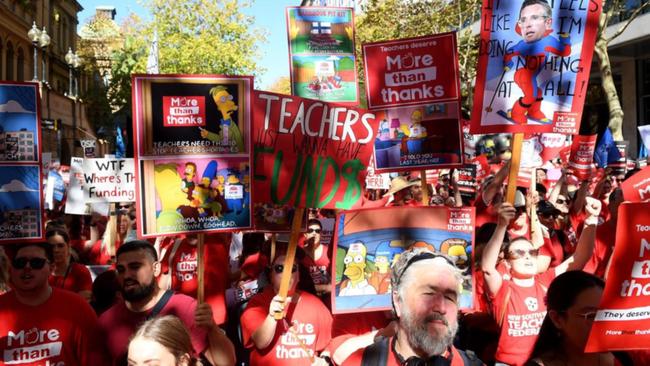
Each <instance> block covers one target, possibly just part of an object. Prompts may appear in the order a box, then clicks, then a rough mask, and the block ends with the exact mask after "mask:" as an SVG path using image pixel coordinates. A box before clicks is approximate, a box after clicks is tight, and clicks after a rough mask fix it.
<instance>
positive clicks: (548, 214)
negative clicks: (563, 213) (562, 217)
mask: <svg viewBox="0 0 650 366" xmlns="http://www.w3.org/2000/svg"><path fill="white" fill-rule="evenodd" d="M540 216H542V217H546V218H549V219H550V218H556V217H558V216H559V215H558V214H556V213H554V212H545V213H542V214H540Z"/></svg>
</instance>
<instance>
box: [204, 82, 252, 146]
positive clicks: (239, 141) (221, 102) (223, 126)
mask: <svg viewBox="0 0 650 366" xmlns="http://www.w3.org/2000/svg"><path fill="white" fill-rule="evenodd" d="M210 95H211V96H212V99H213V100H214V103H215V104H216V105H217V109H218V110H219V112H220V113H221V115H222V117H223V118H221V121H219V126H220V132H219V133H214V132H210V131H208V130H206V129H204V128H200V127H199V129H200V130H201V137H202V138H204V139H208V140H210V141H212V142H216V143H218V144H220V145H221V146H225V147H231V149H230V151H231V152H235V153H237V152H244V139H243V137H242V135H241V131H240V130H239V126H238V125H237V123H236V122H235V121H233V120H232V117H231V115H232V114H233V113H234V112H236V111H237V109H238V107H237V105H236V104H235V102H234V101H233V96H232V95H231V94H230V93H229V92H228V90H227V89H226V87H225V86H223V85H218V86H215V87H214V88H212V89H210Z"/></svg>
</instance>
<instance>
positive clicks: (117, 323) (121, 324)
mask: <svg viewBox="0 0 650 366" xmlns="http://www.w3.org/2000/svg"><path fill="white" fill-rule="evenodd" d="M195 310H196V300H194V299H193V298H191V297H189V296H186V295H183V294H174V295H173V296H172V297H171V298H170V299H169V301H168V302H167V304H165V306H164V307H163V308H162V309H161V310H160V313H159V315H160V316H162V315H175V316H177V317H178V318H179V319H180V320H181V321H182V322H183V324H185V328H187V330H188V331H189V332H190V337H191V338H192V346H193V347H194V350H195V351H196V352H197V353H200V352H203V351H204V350H205V349H206V348H207V346H208V341H207V339H208V338H207V330H205V329H203V328H199V327H198V326H197V325H196V324H194V312H195ZM150 312H151V310H149V311H143V312H139V313H136V312H133V311H131V310H129V309H128V308H127V307H126V304H125V303H124V302H123V301H120V302H119V303H117V304H115V305H113V306H112V307H111V308H110V309H108V310H106V311H105V312H104V313H103V314H102V315H101V316H100V317H99V327H100V328H101V331H102V332H103V334H104V337H105V339H106V346H107V347H108V352H109V354H110V357H111V359H112V360H113V365H118V364H120V362H124V361H125V360H126V355H127V352H128V345H129V338H130V337H131V336H132V335H133V334H134V333H135V331H136V330H137V328H138V326H140V324H142V323H143V322H144V321H145V320H146V319H147V316H148V315H149V313H150Z"/></svg>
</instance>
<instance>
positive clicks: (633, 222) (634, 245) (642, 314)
mask: <svg viewBox="0 0 650 366" xmlns="http://www.w3.org/2000/svg"><path fill="white" fill-rule="evenodd" d="M610 266H611V267H610V269H609V272H608V277H607V282H606V283H605V290H604V292H603V297H602V299H601V301H600V306H599V307H598V309H599V310H598V313H597V314H596V319H594V322H593V325H592V326H591V333H590V334H589V340H588V341H587V346H586V348H585V352H606V351H610V350H634V349H647V348H648V344H650V305H649V304H650V203H623V204H621V206H620V207H619V209H618V226H617V228H616V245H615V246H614V254H613V256H612V261H611V265H610Z"/></svg>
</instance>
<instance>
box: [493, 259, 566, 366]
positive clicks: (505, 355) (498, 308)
mask: <svg viewBox="0 0 650 366" xmlns="http://www.w3.org/2000/svg"><path fill="white" fill-rule="evenodd" d="M554 278H555V271H554V270H548V271H546V272H544V273H543V274H540V275H537V276H535V285H534V286H531V287H521V286H517V285H516V284H515V283H514V282H513V281H512V280H506V279H504V280H503V284H502V285H501V288H500V289H499V292H498V293H497V294H496V296H492V298H491V301H492V315H493V316H494V318H495V320H496V321H497V323H498V322H499V321H500V320H501V319H499V318H500V317H501V314H504V307H505V316H504V317H503V324H501V336H500V337H499V345H498V347H497V352H496V355H495V358H496V360H497V361H499V362H503V363H507V364H508V365H512V366H521V365H523V364H524V363H525V362H526V360H527V359H528V356H529V355H530V352H531V351H532V350H533V346H534V345H535V341H536V340H537V334H539V329H540V328H541V326H542V322H543V321H544V317H545V316H546V304H545V302H544V297H545V296H546V290H548V286H549V285H550V283H551V281H553V279H554ZM506 297H508V298H509V300H508V302H507V303H505V301H506Z"/></svg>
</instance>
